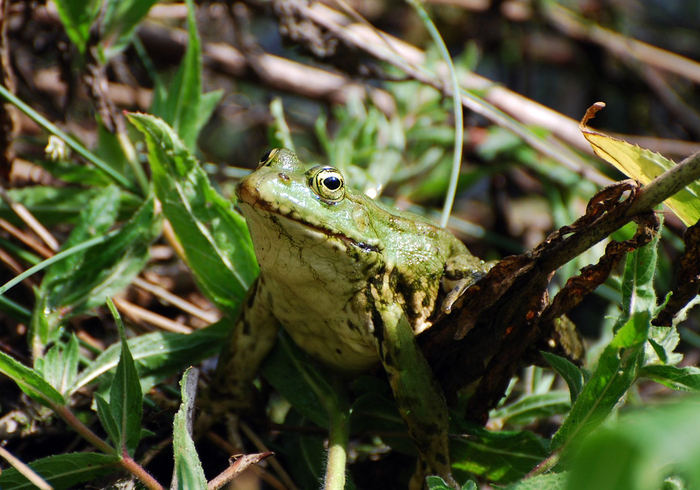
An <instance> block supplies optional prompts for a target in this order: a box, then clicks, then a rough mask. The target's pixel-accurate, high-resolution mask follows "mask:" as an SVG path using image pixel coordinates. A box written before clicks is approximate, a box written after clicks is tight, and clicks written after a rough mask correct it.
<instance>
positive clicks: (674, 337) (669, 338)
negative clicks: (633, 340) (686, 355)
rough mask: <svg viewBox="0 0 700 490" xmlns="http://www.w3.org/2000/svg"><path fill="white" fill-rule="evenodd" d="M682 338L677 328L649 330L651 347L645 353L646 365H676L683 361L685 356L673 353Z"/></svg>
mask: <svg viewBox="0 0 700 490" xmlns="http://www.w3.org/2000/svg"><path fill="white" fill-rule="evenodd" d="M680 340H681V337H680V335H679V334H678V330H677V329H676V327H655V326H653V325H652V327H651V328H650V329H649V345H648V346H647V349H646V352H645V356H644V357H645V359H644V364H645V365H649V364H669V365H672V366H673V365H676V364H678V363H679V362H681V361H682V360H683V354H679V353H677V352H673V351H674V349H675V348H676V347H677V346H678V343H679V342H680Z"/></svg>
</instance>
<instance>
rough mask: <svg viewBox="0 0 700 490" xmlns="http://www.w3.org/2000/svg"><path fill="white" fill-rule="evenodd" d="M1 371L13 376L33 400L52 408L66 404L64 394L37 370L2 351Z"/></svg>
mask: <svg viewBox="0 0 700 490" xmlns="http://www.w3.org/2000/svg"><path fill="white" fill-rule="evenodd" d="M0 372H1V373H3V374H4V375H6V376H8V377H9V378H11V379H12V380H13V381H14V382H15V383H17V386H19V387H20V389H21V390H22V391H23V392H25V393H26V394H27V395H28V396H30V397H31V398H32V399H33V400H36V401H37V402H39V403H41V404H42V405H44V406H47V407H49V408H51V407H52V406H56V405H60V406H62V405H64V404H65V403H66V402H65V400H64V399H63V396H62V395H61V394H60V393H59V392H58V391H56V389H55V388H54V387H53V386H51V385H50V384H49V383H47V382H46V381H45V380H44V379H43V378H42V377H41V376H40V375H39V373H37V372H36V371H34V370H33V369H31V368H28V367H27V366H25V365H24V364H20V363H19V362H17V361H15V360H14V359H13V358H11V357H10V356H8V355H7V354H5V353H4V352H2V351H0Z"/></svg>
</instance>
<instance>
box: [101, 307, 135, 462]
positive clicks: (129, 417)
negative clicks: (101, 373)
mask: <svg viewBox="0 0 700 490" xmlns="http://www.w3.org/2000/svg"><path fill="white" fill-rule="evenodd" d="M107 306H109V309H110V310H111V312H112V315H113V316H114V319H115V321H116V322H117V327H118V328H119V336H120V337H121V355H120V357H119V364H117V372H116V373H115V376H114V381H113V382H112V387H111V389H110V392H109V408H110V411H111V412H112V417H114V421H115V422H116V425H117V428H118V431H119V433H118V434H119V439H117V440H114V441H113V442H114V443H115V444H117V443H118V446H119V449H120V452H121V453H122V454H125V453H128V454H129V455H130V456H133V455H134V451H136V446H138V444H139V440H140V438H141V415H142V413H143V394H142V392H141V385H140V384H139V376H138V373H137V372H136V365H135V364H134V359H133V358H132V357H131V352H130V351H129V344H128V343H127V341H126V334H125V333H124V324H123V323H122V320H121V317H120V316H119V313H118V312H117V310H116V308H115V307H114V304H113V303H112V301H111V300H109V301H107Z"/></svg>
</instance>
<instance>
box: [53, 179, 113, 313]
mask: <svg viewBox="0 0 700 490" xmlns="http://www.w3.org/2000/svg"><path fill="white" fill-rule="evenodd" d="M118 211H119V189H118V188H117V187H116V186H113V185H110V186H108V187H105V188H104V189H103V190H102V192H100V193H98V194H97V195H95V197H93V198H92V199H91V200H90V202H89V203H88V204H87V206H86V207H85V208H84V209H83V211H82V212H81V213H80V218H79V219H78V222H77V223H76V225H75V227H74V228H73V230H72V231H71V234H70V235H69V236H68V239H67V240H66V241H65V242H64V243H63V245H62V246H61V249H62V250H66V249H68V248H71V247H73V246H75V245H78V244H79V243H82V242H84V241H86V240H88V239H90V238H93V237H96V236H99V235H104V234H105V233H107V232H108V231H109V229H110V228H111V227H112V226H114V222H115V221H116V219H117V213H118ZM89 252H90V251H89V249H88V250H84V251H82V252H80V253H77V254H75V255H71V256H70V257H66V258H65V259H64V260H62V261H60V262H56V263H55V264H53V265H52V266H51V267H49V268H48V269H47V270H46V274H45V275H44V279H43V281H42V285H41V287H42V291H51V294H50V296H51V300H50V301H49V303H54V301H56V300H57V297H59V295H61V294H62V291H63V290H64V289H68V290H72V286H74V284H71V283H68V279H69V278H71V277H73V275H74V273H75V271H76V270H77V269H79V268H80V267H82V266H83V265H84V262H85V257H86V256H87V254H88V253H89ZM54 304H55V303H54ZM59 304H60V303H59ZM50 306H53V305H50Z"/></svg>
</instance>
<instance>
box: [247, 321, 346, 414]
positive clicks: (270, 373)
mask: <svg viewBox="0 0 700 490" xmlns="http://www.w3.org/2000/svg"><path fill="white" fill-rule="evenodd" d="M261 370H262V373H263V375H264V376H265V378H267V380H268V381H269V382H270V384H271V385H272V386H274V387H275V389H276V390H277V391H278V392H279V393H280V394H281V395H282V396H284V397H285V398H286V399H287V400H288V401H289V402H290V403H291V404H292V406H293V407H294V408H295V409H296V410H297V411H299V413H301V414H302V415H303V416H304V417H306V418H308V419H309V420H311V421H312V422H313V423H315V424H316V425H318V426H319V427H328V413H327V411H326V408H325V407H327V406H331V405H334V403H333V402H332V401H329V400H334V399H335V398H336V393H335V390H334V389H333V387H332V385H331V382H330V381H329V380H328V379H327V378H326V377H325V376H324V375H323V371H321V370H319V369H318V365H317V364H315V363H314V362H313V361H312V360H311V359H310V358H309V356H308V355H306V353H304V352H303V351H302V350H301V349H299V347H297V346H296V344H295V343H294V342H293V341H292V340H291V339H290V338H289V337H288V336H287V335H286V334H284V333H281V334H280V338H279V340H278V341H277V345H276V346H275V348H274V349H273V350H272V352H271V353H270V355H269V356H268V357H267V359H266V360H265V362H264V363H263V365H262V368H261Z"/></svg>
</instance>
